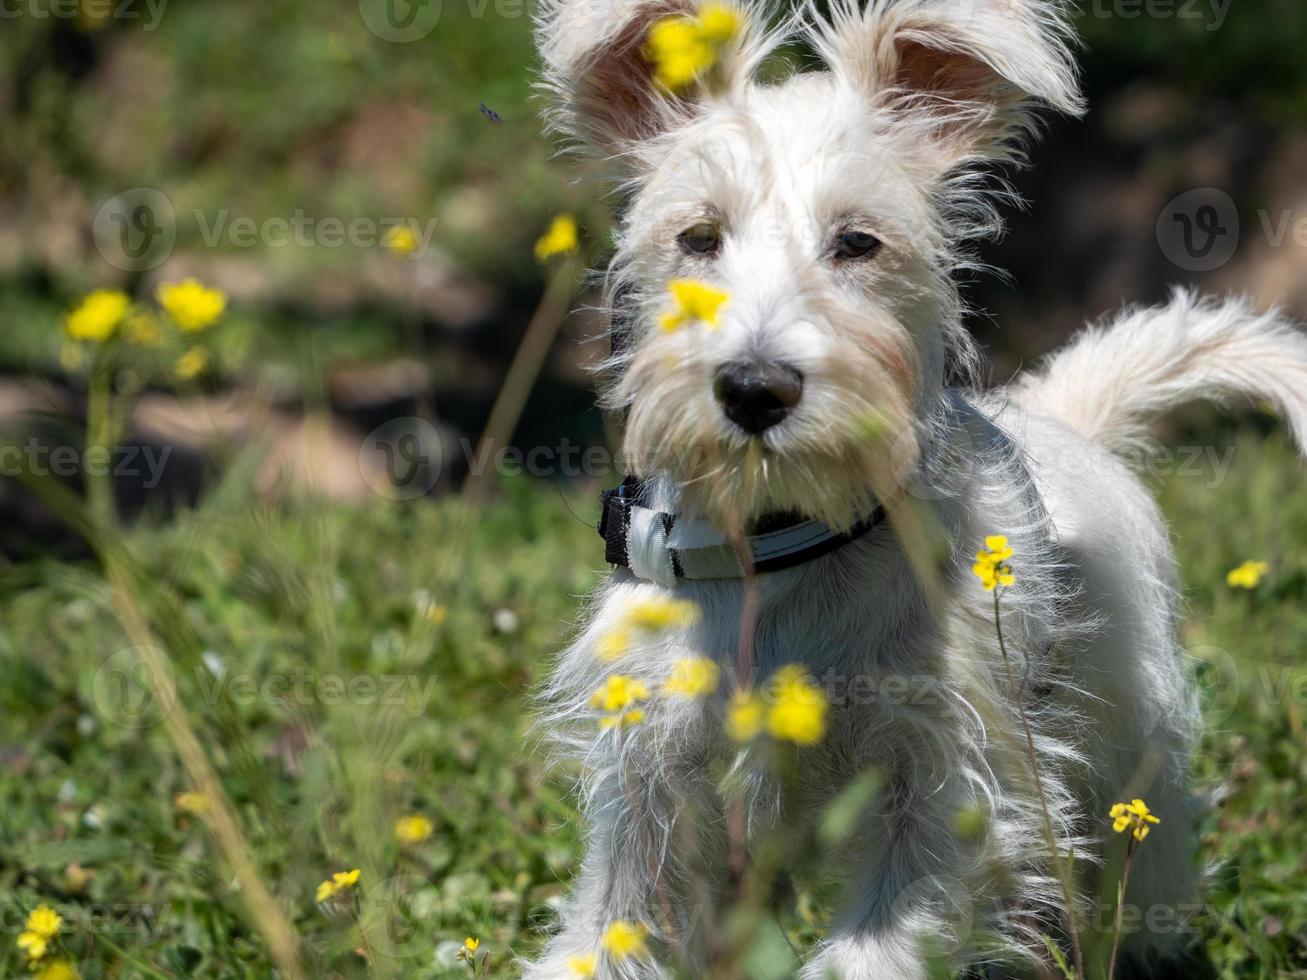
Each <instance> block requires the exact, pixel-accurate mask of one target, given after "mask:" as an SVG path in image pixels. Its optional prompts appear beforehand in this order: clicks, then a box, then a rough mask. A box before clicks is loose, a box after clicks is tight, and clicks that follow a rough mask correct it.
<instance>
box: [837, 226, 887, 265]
mask: <svg viewBox="0 0 1307 980" xmlns="http://www.w3.org/2000/svg"><path fill="white" fill-rule="evenodd" d="M879 249H880V239H879V238H877V237H876V236H875V235H872V234H869V233H867V232H865V231H854V230H852V229H850V230H848V231H842V232H840V234H839V237H838V238H836V239H835V257H836V258H837V259H866V258H870V257H871V256H873V255H875V254H876V252H877V251H878V250H879Z"/></svg>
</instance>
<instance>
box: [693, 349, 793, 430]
mask: <svg viewBox="0 0 1307 980" xmlns="http://www.w3.org/2000/svg"><path fill="white" fill-rule="evenodd" d="M713 392H714V393H715V394H716V396H717V401H718V402H720V403H721V406H722V411H723V412H725V413H726V417H727V418H728V419H730V420H731V421H732V422H734V423H735V424H736V425H738V426H739V427H740V428H741V429H743V430H744V431H745V432H748V433H749V434H750V435H755V436H756V435H761V434H762V433H763V432H765V431H766V430H768V429H770V428H771V427H772V426H774V425H779V424H780V423H781V422H783V421H785V416H787V415H789V414H790V411H791V410H792V409H793V408H794V406H795V405H797V404H799V399H800V398H801V397H802V396H803V375H802V374H800V373H799V372H798V371H797V370H795V369H794V368H792V367H790V366H789V365H788V364H745V363H734V364H727V365H724V366H723V367H722V368H721V369H720V370H719V371H718V372H717V380H716V383H715V384H714V385H713Z"/></svg>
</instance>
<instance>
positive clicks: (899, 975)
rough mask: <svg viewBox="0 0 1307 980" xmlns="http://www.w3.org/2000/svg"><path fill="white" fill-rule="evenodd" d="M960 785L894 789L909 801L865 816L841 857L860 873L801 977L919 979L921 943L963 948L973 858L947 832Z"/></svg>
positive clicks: (970, 911)
mask: <svg viewBox="0 0 1307 980" xmlns="http://www.w3.org/2000/svg"><path fill="white" fill-rule="evenodd" d="M961 788H962V787H961V784H960V783H959V784H957V785H956V786H954V785H950V784H948V783H946V784H945V785H944V786H933V787H931V788H930V789H929V790H925V789H921V788H917V789H909V788H907V787H901V788H900V789H901V792H900V793H899V794H898V795H899V798H900V799H902V800H905V801H910V802H907V803H906V804H904V806H903V807H902V808H901V809H897V808H896V809H891V810H888V811H880V812H877V813H876V814H874V815H869V818H868V820H867V821H866V822H865V823H864V824H863V826H862V827H861V828H860V829H859V831H858V832H857V833H856V834H855V836H854V838H853V839H852V840H851V841H850V842H849V843H850V845H851V847H850V849H849V850H848V851H846V852H844V853H845V854H847V858H848V863H849V864H854V863H856V864H859V865H860V866H861V868H862V870H861V871H860V872H859V873H858V875H857V876H856V877H855V878H854V879H853V880H852V881H851V882H850V885H849V891H848V894H847V898H846V901H845V904H844V906H843V909H842V910H841V913H840V915H839V917H838V919H837V920H836V923H835V925H834V926H833V927H832V929H831V931H830V934H829V936H828V937H827V939H826V940H825V941H824V942H823V943H822V944H821V946H820V947H819V948H818V950H817V953H816V955H815V956H814V957H813V958H812V959H811V960H810V961H809V962H808V963H807V965H806V966H805V968H804V970H803V974H802V976H803V978H804V980H924V978H925V977H926V976H927V975H928V971H927V965H926V959H925V955H926V945H927V942H928V943H929V946H930V948H931V950H932V951H936V952H941V953H948V952H952V951H955V950H957V949H958V948H960V947H961V946H962V945H963V944H965V943H966V941H967V939H968V937H969V935H970V932H971V930H972V928H973V926H974V921H973V915H974V912H975V897H974V895H973V894H972V884H968V883H967V882H966V880H965V879H967V878H969V877H970V875H969V872H968V870H967V869H974V867H975V866H976V862H975V858H976V855H975V854H974V853H971V845H969V844H967V843H966V842H965V841H962V840H961V839H959V836H958V834H957V833H956V831H955V829H954V821H955V817H956V814H957V813H958V811H959V808H960V806H962V805H963V804H962V800H964V799H965V797H964V796H963V794H962V792H960V790H961Z"/></svg>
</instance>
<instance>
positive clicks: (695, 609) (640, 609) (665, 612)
mask: <svg viewBox="0 0 1307 980" xmlns="http://www.w3.org/2000/svg"><path fill="white" fill-rule="evenodd" d="M622 618H623V620H625V622H626V624H627V625H628V626H630V627H631V628H632V629H640V630H649V631H652V632H656V631H658V630H666V629H674V628H677V627H682V626H693V625H694V624H695V623H697V622H698V621H699V606H698V604H697V603H694V602H691V601H689V600H688V599H644V600H642V601H640V602H633V603H631V605H630V606H628V607H627V609H626V612H625V613H623V615H622Z"/></svg>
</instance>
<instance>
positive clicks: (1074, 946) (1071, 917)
mask: <svg viewBox="0 0 1307 980" xmlns="http://www.w3.org/2000/svg"><path fill="white" fill-rule="evenodd" d="M1001 596H1002V590H1000V589H997V588H996V589H995V590H994V629H995V631H996V632H997V633H998V649H999V652H1000V653H1001V654H1002V655H1003V669H1004V670H1006V671H1007V679H1008V684H1009V685H1010V686H1011V687H1012V691H1013V694H1014V695H1015V697H1016V702H1017V713H1018V714H1019V715H1020V716H1021V729H1022V731H1023V732H1024V733H1025V736H1026V755H1027V757H1028V758H1029V761H1030V772H1031V775H1032V776H1033V777H1034V780H1035V791H1036V793H1038V794H1039V808H1040V810H1041V811H1042V813H1043V815H1044V836H1045V837H1046V838H1047V840H1048V850H1049V854H1050V855H1051V856H1052V859H1053V863H1054V866H1055V867H1056V869H1057V880H1058V884H1060V885H1061V886H1062V901H1063V903H1064V904H1065V905H1066V915H1067V930H1068V932H1069V933H1070V934H1071V953H1072V955H1073V957H1074V958H1075V964H1076V976H1077V977H1078V978H1079V980H1086V978H1085V960H1084V956H1083V954H1082V953H1081V951H1080V928H1079V924H1078V919H1079V916H1078V915H1077V913H1076V908H1075V905H1074V904H1073V903H1072V901H1071V884H1070V881H1069V880H1068V871H1067V869H1066V867H1065V866H1064V865H1063V862H1062V856H1061V854H1060V853H1059V852H1058V849H1057V837H1056V836H1055V835H1054V833H1053V816H1052V814H1051V813H1050V812H1049V809H1048V797H1047V795H1046V794H1045V793H1044V779H1043V775H1042V774H1041V772H1040V768H1039V757H1038V755H1036V753H1035V737H1034V735H1033V734H1032V733H1031V729H1030V719H1029V717H1028V716H1027V715H1026V703H1025V697H1024V687H1025V683H1024V681H1023V682H1022V684H1021V685H1018V684H1017V679H1016V674H1015V673H1013V671H1012V660H1011V658H1009V657H1008V653H1007V640H1006V638H1005V637H1004V636H1003V617H1002V614H1001V612H1000V611H999V599H1000V598H1001ZM1109 980H1110V978H1109Z"/></svg>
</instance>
